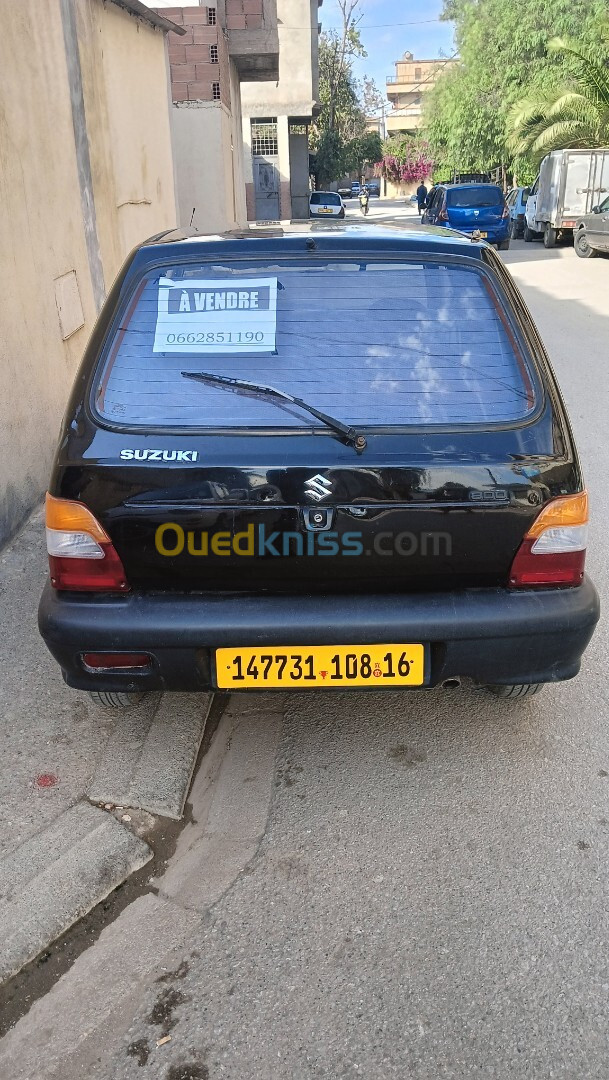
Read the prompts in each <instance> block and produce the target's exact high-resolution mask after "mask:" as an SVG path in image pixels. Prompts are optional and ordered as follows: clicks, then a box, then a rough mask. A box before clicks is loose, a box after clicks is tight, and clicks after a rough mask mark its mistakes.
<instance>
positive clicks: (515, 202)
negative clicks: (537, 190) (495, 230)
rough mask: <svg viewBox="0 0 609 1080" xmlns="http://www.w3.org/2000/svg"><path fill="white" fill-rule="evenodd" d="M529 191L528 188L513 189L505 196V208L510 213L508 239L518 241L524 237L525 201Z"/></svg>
mask: <svg viewBox="0 0 609 1080" xmlns="http://www.w3.org/2000/svg"><path fill="white" fill-rule="evenodd" d="M530 191H531V189H530V188H528V187H514V188H512V190H511V191H508V193H507V195H506V199H505V202H506V206H507V208H508V210H509V211H510V237H511V239H512V240H520V239H521V238H522V237H523V236H524V226H525V224H526V222H525V212H526V208H527V199H528V197H529V194H530Z"/></svg>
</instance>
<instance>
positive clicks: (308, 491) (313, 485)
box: [304, 473, 332, 502]
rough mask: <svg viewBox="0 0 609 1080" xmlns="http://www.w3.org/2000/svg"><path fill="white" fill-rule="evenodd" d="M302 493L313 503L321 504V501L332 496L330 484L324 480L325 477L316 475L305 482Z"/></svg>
mask: <svg viewBox="0 0 609 1080" xmlns="http://www.w3.org/2000/svg"><path fill="white" fill-rule="evenodd" d="M304 491H305V495H307V496H308V498H309V499H313V500H314V502H321V500H322V499H326V498H327V497H328V495H331V494H332V483H331V481H330V480H326V477H325V476H322V475H321V474H320V473H317V475H316V476H312V477H311V479H310V480H307V481H306V483H305V489H304Z"/></svg>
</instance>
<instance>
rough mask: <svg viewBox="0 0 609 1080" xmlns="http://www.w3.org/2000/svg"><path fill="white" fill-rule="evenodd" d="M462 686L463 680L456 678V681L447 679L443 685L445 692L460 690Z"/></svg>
mask: <svg viewBox="0 0 609 1080" xmlns="http://www.w3.org/2000/svg"><path fill="white" fill-rule="evenodd" d="M460 686H461V679H460V678H459V677H458V676H456V677H455V678H454V679H445V680H444V682H443V683H442V687H443V689H444V690H458V689H459V687H460Z"/></svg>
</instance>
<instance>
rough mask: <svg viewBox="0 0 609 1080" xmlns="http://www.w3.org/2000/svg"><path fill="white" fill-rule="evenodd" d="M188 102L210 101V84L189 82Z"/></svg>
mask: <svg viewBox="0 0 609 1080" xmlns="http://www.w3.org/2000/svg"><path fill="white" fill-rule="evenodd" d="M188 100H189V101H211V100H212V92H211V83H210V82H191V83H189V84H188Z"/></svg>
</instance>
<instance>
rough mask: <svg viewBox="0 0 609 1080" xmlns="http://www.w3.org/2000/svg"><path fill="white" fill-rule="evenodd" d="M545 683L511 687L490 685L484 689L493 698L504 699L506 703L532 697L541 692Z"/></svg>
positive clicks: (514, 684)
mask: <svg viewBox="0 0 609 1080" xmlns="http://www.w3.org/2000/svg"><path fill="white" fill-rule="evenodd" d="M544 686H545V683H541V682H538V683H512V684H511V685H509V684H508V685H496V684H494V683H491V684H490V685H489V686H487V687H486V689H487V690H489V691H490V693H491V694H494V695H495V697H498V698H504V699H507V700H508V701H518V700H520V698H525V697H533V695H534V694H538V693H539V692H540V690H543V688H544Z"/></svg>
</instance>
